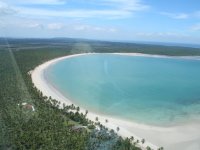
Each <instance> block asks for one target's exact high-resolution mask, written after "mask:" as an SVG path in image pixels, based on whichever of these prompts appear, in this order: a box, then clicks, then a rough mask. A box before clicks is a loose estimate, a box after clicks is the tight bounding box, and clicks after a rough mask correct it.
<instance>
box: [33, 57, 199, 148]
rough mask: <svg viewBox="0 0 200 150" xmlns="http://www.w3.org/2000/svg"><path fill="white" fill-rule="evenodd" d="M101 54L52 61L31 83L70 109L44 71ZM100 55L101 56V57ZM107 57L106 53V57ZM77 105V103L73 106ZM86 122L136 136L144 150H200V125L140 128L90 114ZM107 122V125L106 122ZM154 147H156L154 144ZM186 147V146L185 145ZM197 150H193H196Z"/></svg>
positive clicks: (65, 99)
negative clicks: (65, 60) (59, 63)
mask: <svg viewBox="0 0 200 150" xmlns="http://www.w3.org/2000/svg"><path fill="white" fill-rule="evenodd" d="M92 54H99V53H84V54H74V55H68V56H63V57H60V58H55V59H52V60H50V61H47V62H45V63H43V64H41V65H39V66H37V67H36V68H35V69H34V70H33V71H31V77H32V82H33V83H34V85H35V87H36V88H37V89H39V90H40V91H42V93H43V94H44V95H45V96H51V97H52V98H54V99H56V100H58V101H60V102H61V106H62V104H63V103H65V104H66V105H70V104H72V103H73V102H72V101H70V100H69V99H67V98H66V97H65V96H63V95H62V94H61V93H60V92H59V91H58V90H57V89H55V88H54V87H53V85H51V84H49V83H48V82H47V81H46V79H45V78H44V70H45V69H46V68H48V67H49V66H51V65H53V64H55V63H56V62H58V61H60V60H63V59H67V58H71V57H77V56H83V55H92ZM100 54H101V53H100ZM103 54H104V53H103ZM107 54H116V55H127V56H148V57H162V58H191V56H188V57H187V56H180V57H179V56H175V57H174V56H165V55H150V54H141V53H107ZM197 58H199V57H197ZM73 104H74V103H73ZM85 110H86V109H84V108H82V107H81V108H80V112H83V113H85ZM88 111H89V112H88V114H87V118H88V119H90V120H92V121H95V118H96V117H98V119H99V121H100V122H101V124H103V125H104V126H106V127H107V128H109V129H114V130H115V131H116V129H117V127H119V128H120V130H119V131H118V132H117V131H116V132H117V133H118V135H120V136H122V137H131V136H133V137H134V138H135V139H138V140H139V141H141V139H143V138H144V139H145V141H146V142H145V143H144V144H142V143H141V142H140V143H139V144H138V145H139V146H140V147H141V148H143V149H144V148H146V147H147V146H150V147H151V148H153V149H154V150H157V149H158V148H159V147H161V146H163V147H164V148H165V149H168V150H178V149H181V150H193V149H191V148H190V147H188V148H190V149H188V148H187V147H186V146H191V145H192V146H193V147H196V146H199V147H198V148H196V149H200V144H198V143H199V139H200V131H199V128H200V124H199V123H189V124H184V125H178V126H172V127H157V126H150V125H146V124H139V123H135V122H132V121H125V120H122V119H116V118H112V116H104V115H101V114H97V113H93V112H90V110H88ZM106 119H107V120H108V123H106V122H105V120H106ZM188 142H190V143H191V142H192V143H191V144H187V143H188ZM152 143H154V144H152ZM185 144H187V145H185ZM196 149H194V150H196Z"/></svg>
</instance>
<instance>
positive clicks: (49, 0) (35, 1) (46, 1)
mask: <svg viewBox="0 0 200 150" xmlns="http://www.w3.org/2000/svg"><path fill="white" fill-rule="evenodd" d="M7 2H9V3H13V4H15V5H62V4H65V3H66V2H67V0H15V1H13V0H7Z"/></svg>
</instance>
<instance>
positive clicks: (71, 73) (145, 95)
mask: <svg viewBox="0 0 200 150" xmlns="http://www.w3.org/2000/svg"><path fill="white" fill-rule="evenodd" d="M44 77H45V79H46V80H47V81H48V82H49V83H50V84H52V85H53V86H54V87H55V88H56V89H57V90H58V91H60V92H61V93H62V94H63V95H64V96H65V97H67V98H68V99H70V100H71V101H72V102H73V103H74V104H76V105H78V106H80V107H82V108H85V109H87V110H89V112H90V111H92V112H95V113H99V114H103V115H108V116H112V117H114V118H120V119H124V120H129V121H134V122H137V123H142V124H150V125H156V126H170V125H174V124H178V123H183V122H188V121H199V120H200V60H198V59H192V58H190V59H185V58H172V57H166V58H163V57H149V56H127V55H116V54H92V55H82V56H77V57H71V58H67V59H64V60H61V61H59V62H57V63H55V64H53V65H51V66H49V67H48V68H47V69H46V70H45V73H44Z"/></svg>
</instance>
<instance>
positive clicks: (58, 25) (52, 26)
mask: <svg viewBox="0 0 200 150" xmlns="http://www.w3.org/2000/svg"><path fill="white" fill-rule="evenodd" d="M63 27H64V25H63V24H62V23H50V24H48V25H47V28H48V29H50V30H60V29H62V28H63Z"/></svg>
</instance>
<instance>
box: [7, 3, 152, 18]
mask: <svg viewBox="0 0 200 150" xmlns="http://www.w3.org/2000/svg"><path fill="white" fill-rule="evenodd" d="M8 2H9V3H11V4H13V5H14V6H13V7H12V8H13V9H14V10H17V11H19V15H20V16H29V17H39V18H42V17H65V18H103V19H119V18H128V17H132V16H133V14H134V13H135V12H138V11H144V10H147V9H148V8H149V7H150V6H148V5H144V4H142V2H141V0H102V1H95V2H94V1H93V0H82V1H80V2H76V3H74V1H73V0H16V1H12V0H8ZM83 2H84V4H86V5H89V6H90V7H91V8H90V9H85V8H84V7H82V5H81V4H82V3H83ZM33 4H46V5H52V4H60V5H62V9H59V8H58V7H56V6H55V8H56V9H57V10H56V9H55V8H54V9H53V8H52V7H38V5H33ZM75 4H76V7H74V6H75Z"/></svg>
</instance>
